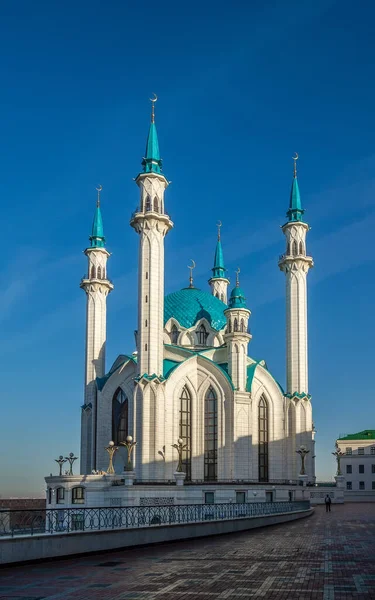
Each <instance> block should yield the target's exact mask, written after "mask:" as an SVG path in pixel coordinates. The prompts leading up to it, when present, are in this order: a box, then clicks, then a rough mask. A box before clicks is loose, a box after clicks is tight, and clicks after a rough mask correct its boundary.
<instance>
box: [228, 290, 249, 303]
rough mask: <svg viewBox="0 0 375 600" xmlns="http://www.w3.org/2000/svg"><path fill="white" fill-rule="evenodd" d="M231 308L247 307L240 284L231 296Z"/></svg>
mask: <svg viewBox="0 0 375 600" xmlns="http://www.w3.org/2000/svg"><path fill="white" fill-rule="evenodd" d="M229 308H246V298H245V294H244V293H243V291H242V290H241V288H240V287H239V286H236V287H235V288H233V290H232V293H231V295H230V298H229Z"/></svg>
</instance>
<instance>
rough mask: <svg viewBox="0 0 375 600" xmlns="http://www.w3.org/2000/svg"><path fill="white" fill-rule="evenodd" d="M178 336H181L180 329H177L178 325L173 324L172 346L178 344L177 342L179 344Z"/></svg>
mask: <svg viewBox="0 0 375 600" xmlns="http://www.w3.org/2000/svg"><path fill="white" fill-rule="evenodd" d="M178 336H179V333H178V329H177V327H176V325H174V324H173V325H172V329H171V342H172V344H177V342H178Z"/></svg>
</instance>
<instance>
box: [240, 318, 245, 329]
mask: <svg viewBox="0 0 375 600" xmlns="http://www.w3.org/2000/svg"><path fill="white" fill-rule="evenodd" d="M240 331H245V321H244V320H243V319H241V325H240Z"/></svg>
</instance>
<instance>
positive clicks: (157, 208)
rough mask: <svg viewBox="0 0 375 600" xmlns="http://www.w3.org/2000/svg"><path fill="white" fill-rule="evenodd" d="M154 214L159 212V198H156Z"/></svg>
mask: <svg viewBox="0 0 375 600" xmlns="http://www.w3.org/2000/svg"><path fill="white" fill-rule="evenodd" d="M154 212H159V200H158V198H157V196H155V198H154Z"/></svg>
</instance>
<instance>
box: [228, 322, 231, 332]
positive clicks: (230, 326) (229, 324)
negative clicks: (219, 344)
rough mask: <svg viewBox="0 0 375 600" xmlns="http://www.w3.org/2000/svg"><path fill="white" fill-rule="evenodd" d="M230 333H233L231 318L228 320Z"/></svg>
mask: <svg viewBox="0 0 375 600" xmlns="http://www.w3.org/2000/svg"><path fill="white" fill-rule="evenodd" d="M228 333H232V321H231V320H230V319H229V321H228Z"/></svg>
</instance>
